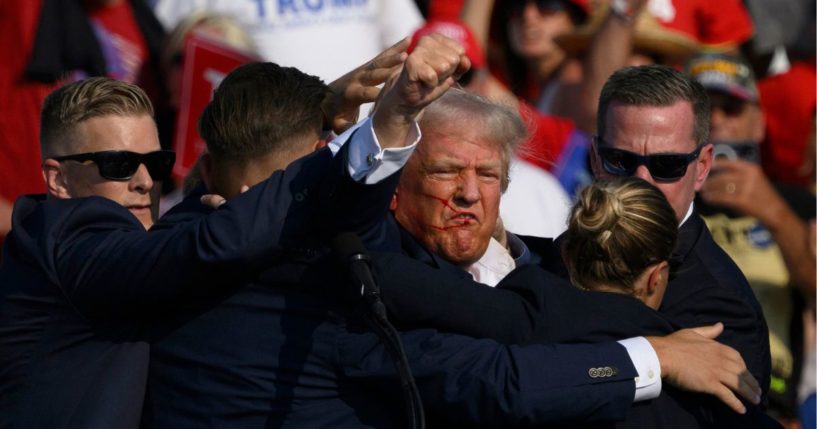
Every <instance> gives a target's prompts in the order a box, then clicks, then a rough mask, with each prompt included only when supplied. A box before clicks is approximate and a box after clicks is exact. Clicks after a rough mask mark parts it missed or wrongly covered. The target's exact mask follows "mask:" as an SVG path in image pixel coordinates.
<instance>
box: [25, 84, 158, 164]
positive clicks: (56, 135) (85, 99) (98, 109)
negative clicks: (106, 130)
mask: <svg viewBox="0 0 817 429" xmlns="http://www.w3.org/2000/svg"><path fill="white" fill-rule="evenodd" d="M107 115H117V116H137V115H148V116H150V117H153V105H152V104H151V103H150V100H149V99H148V96H147V94H145V91H143V90H142V89H141V88H139V87H138V86H136V85H133V84H130V83H127V82H123V81H119V80H114V79H109V78H106V77H92V78H89V79H85V80H81V81H78V82H74V83H70V84H68V85H65V86H63V87H60V88H58V89H56V90H55V91H53V92H52V93H51V94H49V95H48V97H46V98H45V102H44V103H43V110H42V113H41V115H40V147H41V149H42V157H43V159H46V158H53V157H55V156H60V155H67V154H69V153H70V152H71V150H72V148H71V145H72V143H73V138H74V127H75V126H76V125H77V124H79V123H80V122H83V121H85V120H88V119H91V118H96V117H100V116H107Z"/></svg>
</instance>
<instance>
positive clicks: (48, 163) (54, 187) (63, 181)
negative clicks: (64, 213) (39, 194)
mask: <svg viewBox="0 0 817 429" xmlns="http://www.w3.org/2000/svg"><path fill="white" fill-rule="evenodd" d="M41 168H42V173H43V180H45V187H46V191H47V192H48V195H50V196H52V197H56V198H61V199H68V198H71V193H70V192H69V191H68V175H67V173H66V171H65V170H64V169H63V166H62V164H60V163H59V161H57V160H55V159H52V158H48V159H46V160H45V161H43V164H42V167H41Z"/></svg>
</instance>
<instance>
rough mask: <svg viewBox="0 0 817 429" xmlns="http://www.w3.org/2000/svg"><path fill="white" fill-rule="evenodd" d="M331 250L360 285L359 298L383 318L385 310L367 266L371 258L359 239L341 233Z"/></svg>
mask: <svg viewBox="0 0 817 429" xmlns="http://www.w3.org/2000/svg"><path fill="white" fill-rule="evenodd" d="M332 249H333V250H334V251H335V254H337V255H338V258H339V260H340V262H341V263H342V264H345V265H347V266H348V267H349V273H350V274H351V275H352V280H353V281H354V282H355V284H359V285H360V296H362V297H363V299H365V300H366V302H367V303H368V304H369V305H371V306H372V307H371V308H372V310H373V311H374V312H375V314H377V315H378V316H381V315H382V316H383V317H385V315H386V308H385V306H383V303H381V302H380V288H378V287H377V283H375V281H374V276H373V275H372V269H371V266H369V261H370V260H371V258H369V254H368V253H367V252H366V247H365V246H363V243H362V242H361V241H360V237H358V236H357V234H355V233H353V232H342V233H340V234H338V235H337V236H335V239H334V240H333V241H332Z"/></svg>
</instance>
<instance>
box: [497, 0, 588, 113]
mask: <svg viewBox="0 0 817 429" xmlns="http://www.w3.org/2000/svg"><path fill="white" fill-rule="evenodd" d="M587 13H588V8H587V4H586V2H585V1H582V0H537V1H529V0H504V1H500V2H498V3H496V6H495V7H494V10H493V16H492V19H491V29H490V33H491V36H492V38H493V39H495V40H496V42H498V43H497V45H496V47H497V48H498V49H497V50H496V51H495V52H491V54H492V55H490V56H489V60H490V61H491V65H492V69H493V71H494V72H495V74H496V75H497V76H498V77H499V78H500V80H502V81H503V83H505V84H506V85H507V86H508V87H509V88H510V89H511V91H512V92H513V93H514V94H515V95H516V96H518V97H519V98H521V99H523V100H525V101H527V102H529V103H531V104H533V105H535V106H536V108H537V110H539V111H541V112H549V111H550V109H551V104H552V102H553V99H554V97H555V96H556V94H557V90H558V89H560V86H561V87H562V88H564V86H565V84H576V83H578V82H579V81H580V80H581V76H580V75H577V73H578V72H579V71H580V65H579V64H578V62H576V61H574V60H571V59H569V58H568V57H567V56H566V55H565V52H564V51H563V50H562V49H561V48H560V47H559V46H558V45H556V43H555V42H554V38H555V37H556V36H558V35H560V34H563V33H567V32H569V31H572V30H573V29H575V28H576V26H577V25H580V24H582V23H583V22H584V21H585V19H586V18H587ZM559 84H561V85H559Z"/></svg>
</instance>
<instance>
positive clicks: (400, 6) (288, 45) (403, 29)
mask: <svg viewBox="0 0 817 429" xmlns="http://www.w3.org/2000/svg"><path fill="white" fill-rule="evenodd" d="M154 10H155V11H156V14H157V16H158V17H159V19H161V20H162V22H163V23H164V25H165V26H166V27H167V28H172V27H174V26H175V25H176V23H178V22H179V21H180V20H182V19H184V18H185V17H186V16H188V15H190V14H191V13H193V12H194V11H196V10H207V11H210V12H217V13H220V14H225V15H230V16H232V17H233V18H235V19H237V20H238V21H239V22H240V23H241V24H242V25H244V26H245V28H246V29H247V31H248V32H249V33H250V35H251V36H252V38H253V40H254V41H255V45H256V46H257V47H258V49H259V50H260V52H261V54H262V56H263V57H264V58H265V59H266V60H269V61H274V62H276V63H278V64H285V65H287V66H291V67H297V68H298V69H300V70H302V71H304V72H305V73H308V74H312V75H316V76H318V77H320V78H321V79H323V80H324V81H326V82H329V81H332V80H335V79H337V78H338V77H340V76H341V75H342V74H344V73H345V72H346V71H348V70H351V69H353V68H355V67H356V66H357V65H359V64H362V63H364V62H366V61H367V60H369V59H371V58H373V57H374V56H375V55H377V54H378V53H380V51H382V50H383V49H385V48H386V47H388V46H390V45H392V44H394V43H395V42H397V41H399V40H400V39H401V38H403V37H406V36H408V35H410V34H411V32H412V31H414V30H415V29H417V28H418V27H420V26H421V25H422V24H423V18H422V16H421V15H420V12H419V11H418V10H417V6H416V5H415V4H414V2H413V1H412V0H370V1H365V2H359V1H343V2H339V1H332V2H330V1H321V2H315V1H306V0H293V1H287V2H276V1H269V0H254V1H232V0H158V1H156V2H155V6H154Z"/></svg>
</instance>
